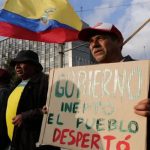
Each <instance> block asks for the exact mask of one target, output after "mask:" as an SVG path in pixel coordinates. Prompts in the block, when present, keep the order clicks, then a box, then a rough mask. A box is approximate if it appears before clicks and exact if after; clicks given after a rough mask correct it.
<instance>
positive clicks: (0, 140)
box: [0, 85, 10, 150]
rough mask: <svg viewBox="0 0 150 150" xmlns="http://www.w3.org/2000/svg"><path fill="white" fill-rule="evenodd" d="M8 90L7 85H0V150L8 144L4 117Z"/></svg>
mask: <svg viewBox="0 0 150 150" xmlns="http://www.w3.org/2000/svg"><path fill="white" fill-rule="evenodd" d="M9 92H10V89H9V86H8V85H4V86H2V87H0V150H3V149H5V148H6V147H7V146H8V145H9V144H10V140H9V138H8V135H7V128H6V119H5V114H6V107H7V99H8V95H9Z"/></svg>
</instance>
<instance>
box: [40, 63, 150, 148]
mask: <svg viewBox="0 0 150 150" xmlns="http://www.w3.org/2000/svg"><path fill="white" fill-rule="evenodd" d="M149 70H150V61H134V62H120V63H111V64H101V65H91V66H81V67H72V68H60V69H54V70H51V71H50V80H49V91H48V92H49V93H48V99H47V105H48V114H47V115H45V116H44V119H43V124H42V130H41V135H40V140H39V144H43V145H45V144H46V145H47V144H48V145H55V146H59V147H63V148H68V149H74V150H77V149H82V150H83V149H100V150H146V130H147V129H146V124H147V120H146V117H141V116H139V115H136V114H135V113H134V106H135V105H136V104H137V103H138V101H140V100H142V99H145V98H147V97H148V90H149V73H150V71H149ZM138 141H139V142H138Z"/></svg>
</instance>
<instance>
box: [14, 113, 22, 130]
mask: <svg viewBox="0 0 150 150" xmlns="http://www.w3.org/2000/svg"><path fill="white" fill-rule="evenodd" d="M12 123H13V124H14V125H15V126H18V127H19V126H20V125H21V124H22V115H21V114H19V115H17V116H15V117H14V118H13V119H12Z"/></svg>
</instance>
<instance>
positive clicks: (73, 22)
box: [0, 0, 82, 43]
mask: <svg viewBox="0 0 150 150" xmlns="http://www.w3.org/2000/svg"><path fill="white" fill-rule="evenodd" d="M81 28H82V23H81V20H80V18H79V17H78V16H77V14H76V13H75V12H74V10H73V8H72V7H71V5H70V4H69V2H68V0H7V1H6V3H5V5H4V8H3V9H2V10H0V35H1V36H5V37H13V38H19V39H27V40H33V41H43V42H52V43H63V42H67V41H73V40H77V34H78V32H79V30H81Z"/></svg>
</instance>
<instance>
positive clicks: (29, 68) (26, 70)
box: [15, 62, 35, 80]
mask: <svg viewBox="0 0 150 150" xmlns="http://www.w3.org/2000/svg"><path fill="white" fill-rule="evenodd" d="M15 71H16V74H17V76H18V77H19V78H21V79H22V80H26V79H29V78H31V77H32V76H33V75H34V73H35V65H33V64H29V63H28V62H18V63H16V65H15Z"/></svg>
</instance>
